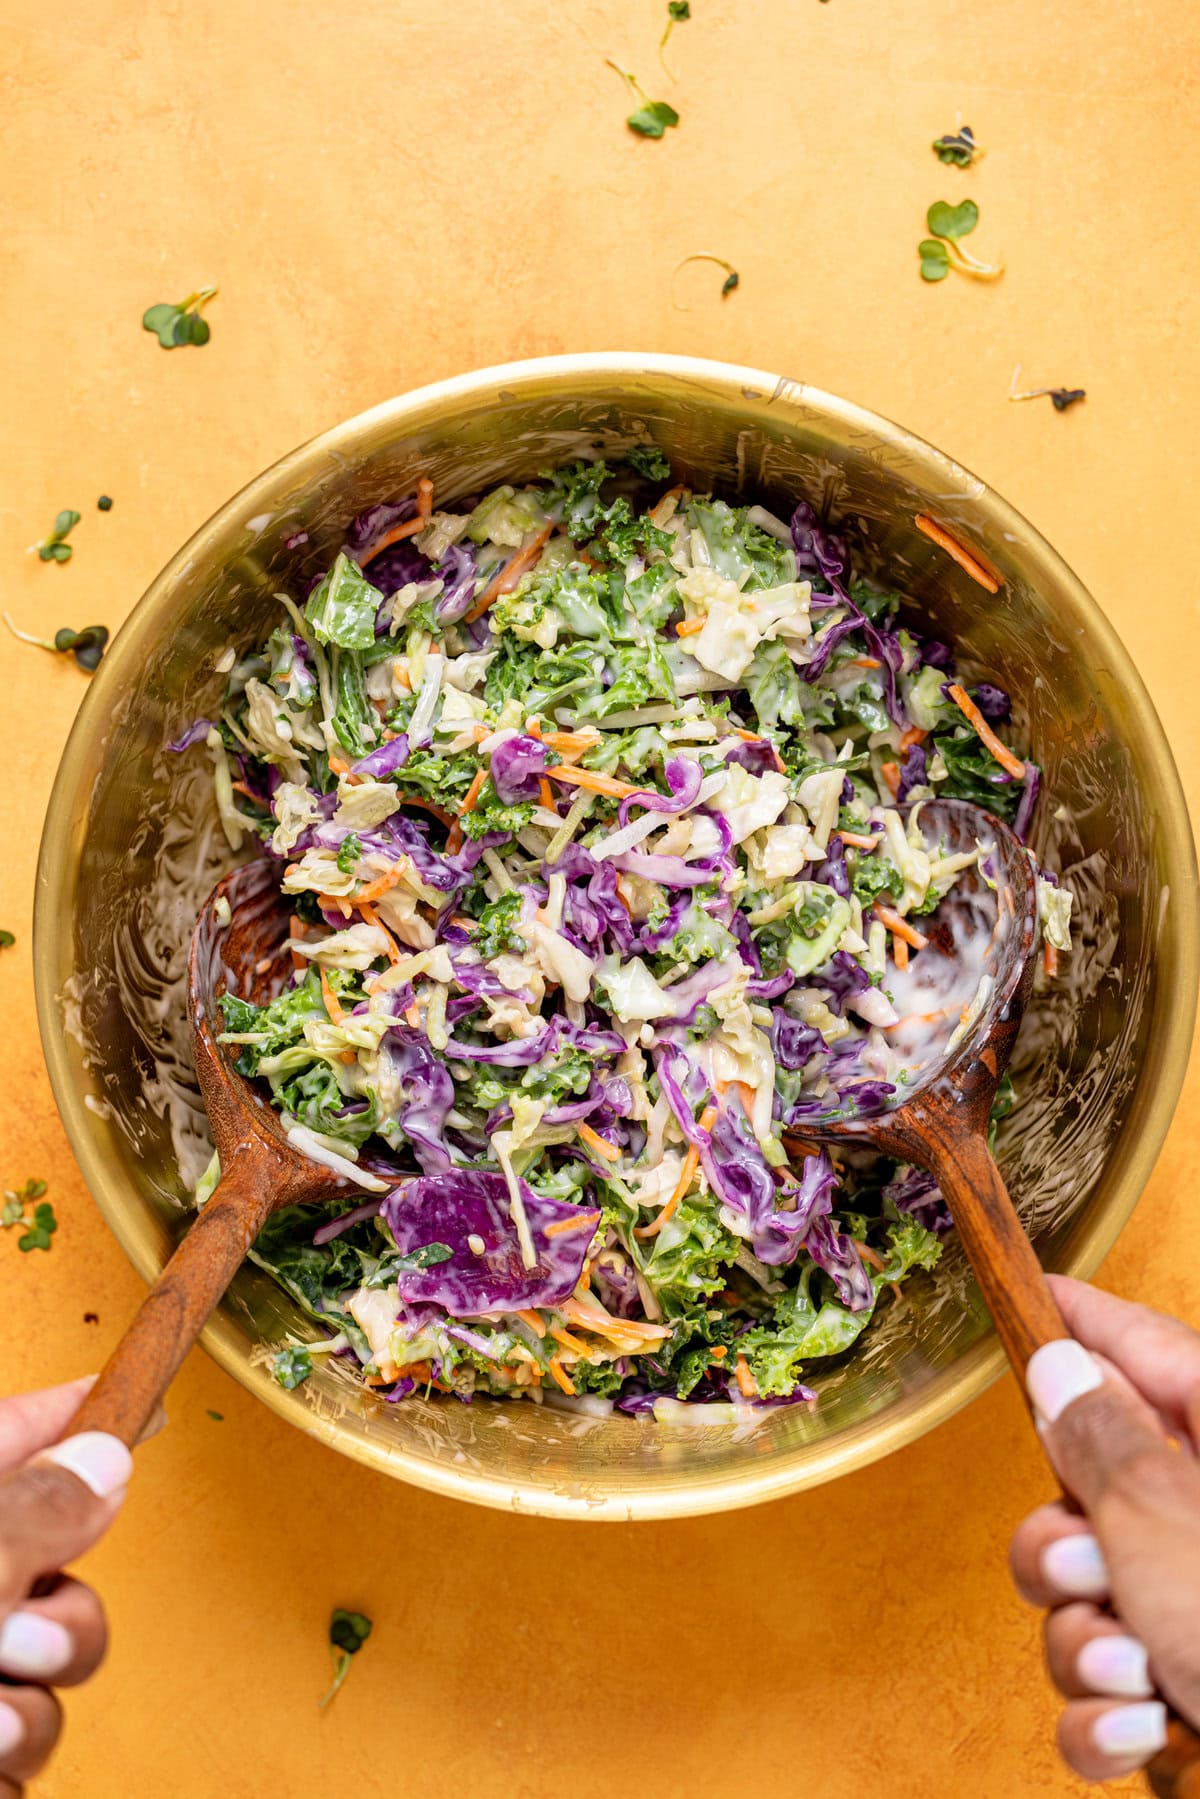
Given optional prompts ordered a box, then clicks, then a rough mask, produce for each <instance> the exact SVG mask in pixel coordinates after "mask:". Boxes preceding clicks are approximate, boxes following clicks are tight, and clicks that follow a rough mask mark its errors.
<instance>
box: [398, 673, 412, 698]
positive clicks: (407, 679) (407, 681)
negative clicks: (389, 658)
mask: <svg viewBox="0 0 1200 1799" xmlns="http://www.w3.org/2000/svg"><path fill="white" fill-rule="evenodd" d="M396 680H397V681H399V683H400V685H401V687H406V688H407V689H408V691H409V693H411V692H412V676H411V675H410V674H409V672H408V670H407V669H406V668H398V669H397V670H396Z"/></svg>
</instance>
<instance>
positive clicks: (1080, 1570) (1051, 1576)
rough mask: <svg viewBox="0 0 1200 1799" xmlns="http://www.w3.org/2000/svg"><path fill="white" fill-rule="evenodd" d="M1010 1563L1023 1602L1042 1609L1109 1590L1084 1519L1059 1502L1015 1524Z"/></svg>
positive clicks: (1106, 1574)
mask: <svg viewBox="0 0 1200 1799" xmlns="http://www.w3.org/2000/svg"><path fill="white" fill-rule="evenodd" d="M1008 1565H1009V1568H1010V1570H1011V1572H1012V1577H1013V1583H1014V1585H1015V1586H1016V1589H1017V1591H1018V1593H1020V1595H1021V1597H1022V1599H1026V1600H1028V1602H1029V1604H1030V1605H1036V1606H1038V1607H1039V1608H1041V1609H1045V1608H1046V1607H1047V1606H1053V1605H1061V1604H1062V1603H1063V1601H1064V1600H1066V1599H1097V1600H1099V1599H1103V1598H1104V1597H1105V1595H1106V1594H1107V1592H1108V1571H1107V1569H1106V1568H1105V1565H1104V1557H1103V1556H1102V1554H1101V1553H1100V1546H1099V1544H1098V1543H1097V1542H1096V1538H1095V1536H1094V1535H1093V1533H1092V1531H1091V1528H1090V1526H1089V1525H1088V1521H1087V1519H1086V1518H1081V1517H1080V1516H1079V1514H1078V1513H1077V1512H1070V1511H1068V1510H1067V1508H1066V1506H1065V1505H1064V1504H1063V1503H1062V1502H1061V1501H1060V1502H1059V1503H1058V1504H1056V1505H1041V1506H1039V1507H1038V1509H1037V1511H1036V1512H1030V1514H1029V1516H1028V1518H1025V1519H1023V1520H1022V1522H1021V1523H1020V1524H1019V1525H1018V1526H1017V1528H1016V1530H1015V1531H1014V1532H1013V1539H1012V1542H1011V1544H1010V1545H1009V1551H1008Z"/></svg>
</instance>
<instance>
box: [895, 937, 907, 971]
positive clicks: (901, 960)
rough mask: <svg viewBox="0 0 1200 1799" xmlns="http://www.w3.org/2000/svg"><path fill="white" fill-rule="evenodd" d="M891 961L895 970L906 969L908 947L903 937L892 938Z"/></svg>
mask: <svg viewBox="0 0 1200 1799" xmlns="http://www.w3.org/2000/svg"><path fill="white" fill-rule="evenodd" d="M892 961H893V962H894V963H895V964H896V967H897V968H907V967H908V945H907V943H905V941H904V939H903V937H897V936H895V935H894V934H893V936H892Z"/></svg>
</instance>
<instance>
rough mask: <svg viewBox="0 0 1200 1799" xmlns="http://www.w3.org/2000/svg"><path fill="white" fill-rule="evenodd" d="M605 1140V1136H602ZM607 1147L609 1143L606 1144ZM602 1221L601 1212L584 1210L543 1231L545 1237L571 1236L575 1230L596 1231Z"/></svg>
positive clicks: (559, 1220) (560, 1219)
mask: <svg viewBox="0 0 1200 1799" xmlns="http://www.w3.org/2000/svg"><path fill="white" fill-rule="evenodd" d="M601 1142H603V1138H601ZM605 1147H606V1148H607V1147H608V1146H607V1144H606V1145H605ZM599 1222H600V1214H599V1212H582V1213H581V1214H580V1215H579V1217H578V1218H556V1219H555V1220H554V1222H553V1224H548V1225H547V1226H546V1228H545V1230H544V1231H543V1232H542V1235H543V1236H544V1237H570V1236H572V1235H573V1234H574V1232H575V1231H582V1230H588V1231H594V1230H595V1228H596V1226H597V1224H598V1223H599Z"/></svg>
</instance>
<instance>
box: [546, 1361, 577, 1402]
mask: <svg viewBox="0 0 1200 1799" xmlns="http://www.w3.org/2000/svg"><path fill="white" fill-rule="evenodd" d="M547 1367H548V1368H549V1370H550V1372H551V1374H552V1375H553V1376H554V1379H555V1381H556V1382H557V1383H558V1385H559V1386H560V1387H561V1388H562V1390H563V1392H564V1393H570V1394H572V1395H574V1392H575V1385H574V1382H573V1381H572V1379H571V1377H570V1375H569V1374H568V1373H567V1371H566V1369H565V1368H564V1367H563V1365H562V1363H561V1362H560V1361H559V1359H558V1357H557V1356H556V1355H552V1356H551V1357H550V1360H549V1362H548V1363H547Z"/></svg>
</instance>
